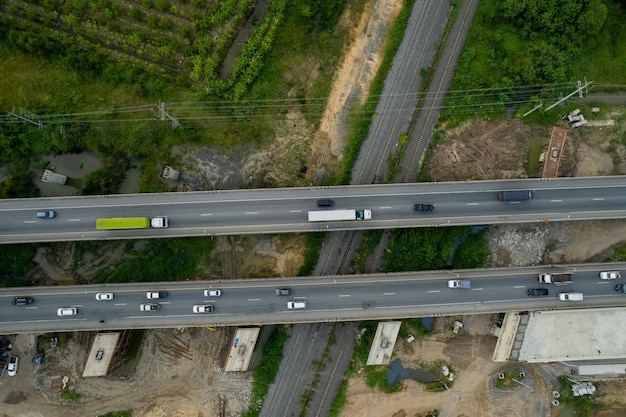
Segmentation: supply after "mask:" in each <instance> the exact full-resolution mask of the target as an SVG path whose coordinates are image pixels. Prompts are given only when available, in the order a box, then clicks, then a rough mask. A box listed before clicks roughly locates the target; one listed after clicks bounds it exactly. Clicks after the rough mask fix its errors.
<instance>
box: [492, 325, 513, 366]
mask: <svg viewBox="0 0 626 417" xmlns="http://www.w3.org/2000/svg"><path fill="white" fill-rule="evenodd" d="M519 323H520V315H519V314H517V313H506V314H505V315H504V319H503V320H502V327H501V331H500V335H499V336H498V342H497V343H496V348H495V350H494V352H493V357H492V359H493V361H494V362H506V361H508V359H509V357H510V356H511V350H512V349H513V348H517V349H519V347H520V346H516V345H518V344H519V343H520V342H519V341H517V326H518V325H519Z"/></svg>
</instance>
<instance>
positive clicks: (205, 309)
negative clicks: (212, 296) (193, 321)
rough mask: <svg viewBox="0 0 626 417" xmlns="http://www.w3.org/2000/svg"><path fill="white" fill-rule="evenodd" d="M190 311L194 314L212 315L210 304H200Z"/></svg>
mask: <svg viewBox="0 0 626 417" xmlns="http://www.w3.org/2000/svg"><path fill="white" fill-rule="evenodd" d="M192 311H193V312H194V313H212V312H213V306H212V305H211V304H200V305H195V306H193V309H192Z"/></svg>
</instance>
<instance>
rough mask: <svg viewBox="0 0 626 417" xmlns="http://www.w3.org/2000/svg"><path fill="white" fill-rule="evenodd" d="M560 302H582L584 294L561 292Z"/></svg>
mask: <svg viewBox="0 0 626 417" xmlns="http://www.w3.org/2000/svg"><path fill="white" fill-rule="evenodd" d="M559 300H561V301H582V300H583V293H581V292H560V293H559Z"/></svg>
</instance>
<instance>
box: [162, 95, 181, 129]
mask: <svg viewBox="0 0 626 417" xmlns="http://www.w3.org/2000/svg"><path fill="white" fill-rule="evenodd" d="M157 109H158V110H159V118H160V119H161V120H165V119H170V120H171V121H172V129H176V128H179V129H182V128H183V127H182V126H181V124H180V123H178V117H176V115H175V114H174V113H172V114H169V113H168V112H167V110H166V109H165V103H164V102H161V101H159V104H157Z"/></svg>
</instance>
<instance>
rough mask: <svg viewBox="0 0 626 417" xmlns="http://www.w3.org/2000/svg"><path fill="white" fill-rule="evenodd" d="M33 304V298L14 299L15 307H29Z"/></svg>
mask: <svg viewBox="0 0 626 417" xmlns="http://www.w3.org/2000/svg"><path fill="white" fill-rule="evenodd" d="M32 303H33V297H15V298H14V299H13V305H14V306H27V305H29V304H32Z"/></svg>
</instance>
